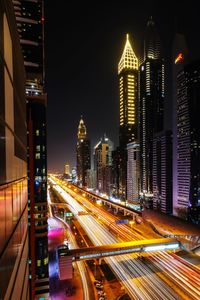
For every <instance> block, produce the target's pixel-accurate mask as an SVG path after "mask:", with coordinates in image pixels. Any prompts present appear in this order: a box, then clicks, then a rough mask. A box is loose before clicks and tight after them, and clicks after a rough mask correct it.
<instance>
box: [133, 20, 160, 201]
mask: <svg viewBox="0 0 200 300" xmlns="http://www.w3.org/2000/svg"><path fill="white" fill-rule="evenodd" d="M160 48H161V47H160V39H159V36H158V33H157V31H156V28H155V24H154V22H153V20H152V18H151V19H150V20H149V21H148V23H147V28H146V32H145V39H144V59H143V62H142V63H141V65H140V67H139V118H140V122H139V123H140V125H139V136H140V148H141V167H140V169H141V194H142V196H143V198H144V200H146V201H147V202H148V200H150V199H152V197H153V136H154V134H156V133H158V132H160V131H162V130H163V125H164V114H163V112H164V96H165V77H164V61H163V58H162V56H161V49H160Z"/></svg>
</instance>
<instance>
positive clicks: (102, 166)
mask: <svg viewBox="0 0 200 300" xmlns="http://www.w3.org/2000/svg"><path fill="white" fill-rule="evenodd" d="M112 151H113V142H112V141H111V140H110V139H109V138H108V137H106V135H104V137H103V138H101V139H100V141H99V142H98V143H97V144H96V146H95V147H94V170H95V171H96V188H97V190H98V191H99V192H101V193H106V194H107V195H110V193H111V182H112Z"/></svg>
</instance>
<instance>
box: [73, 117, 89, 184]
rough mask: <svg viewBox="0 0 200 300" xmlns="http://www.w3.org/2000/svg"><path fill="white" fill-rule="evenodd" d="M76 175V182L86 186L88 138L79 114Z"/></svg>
mask: <svg viewBox="0 0 200 300" xmlns="http://www.w3.org/2000/svg"><path fill="white" fill-rule="evenodd" d="M77 138H78V140H77V147H76V152H77V177H78V184H79V185H81V186H86V182H87V180H86V177H87V170H89V169H90V140H89V139H88V138H87V130H86V126H85V124H84V121H83V118H82V116H81V119H80V122H79V126H78V133H77Z"/></svg>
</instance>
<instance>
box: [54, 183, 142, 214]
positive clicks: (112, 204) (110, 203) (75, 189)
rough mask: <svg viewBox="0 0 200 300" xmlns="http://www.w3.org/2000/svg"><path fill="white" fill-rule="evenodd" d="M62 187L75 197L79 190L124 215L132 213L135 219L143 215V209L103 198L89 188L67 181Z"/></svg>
mask: <svg viewBox="0 0 200 300" xmlns="http://www.w3.org/2000/svg"><path fill="white" fill-rule="evenodd" d="M53 180H54V181H56V182H57V178H56V179H55V178H54V179H53ZM51 185H52V186H54V185H57V184H55V183H52V182H51ZM58 185H59V184H58ZM62 188H64V189H67V192H68V193H69V194H70V195H71V196H73V197H74V195H73V194H74V193H76V194H77V192H78V193H79V194H80V195H81V196H82V197H85V196H87V199H88V200H90V201H92V202H94V201H95V202H97V201H98V200H101V202H102V203H103V204H104V205H107V206H109V207H110V208H114V209H115V211H116V212H118V211H123V214H124V216H126V215H131V216H132V218H133V219H134V220H135V219H137V217H138V216H142V212H141V211H137V210H135V209H133V208H130V207H127V206H125V205H123V204H119V203H116V202H113V201H111V200H109V199H105V198H103V197H101V196H99V195H96V194H94V193H91V192H90V191H87V190H85V189H83V188H80V187H78V186H76V185H73V184H71V183H70V184H69V183H67V184H66V186H62Z"/></svg>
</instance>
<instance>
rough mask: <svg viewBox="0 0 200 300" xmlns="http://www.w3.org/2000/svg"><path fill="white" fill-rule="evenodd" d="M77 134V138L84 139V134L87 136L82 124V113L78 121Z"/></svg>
mask: <svg viewBox="0 0 200 300" xmlns="http://www.w3.org/2000/svg"><path fill="white" fill-rule="evenodd" d="M77 136H78V139H79V140H84V139H86V136H87V131H86V126H85V124H84V121H83V116H82V115H81V119H80V122H79V125H78V135H77Z"/></svg>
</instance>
